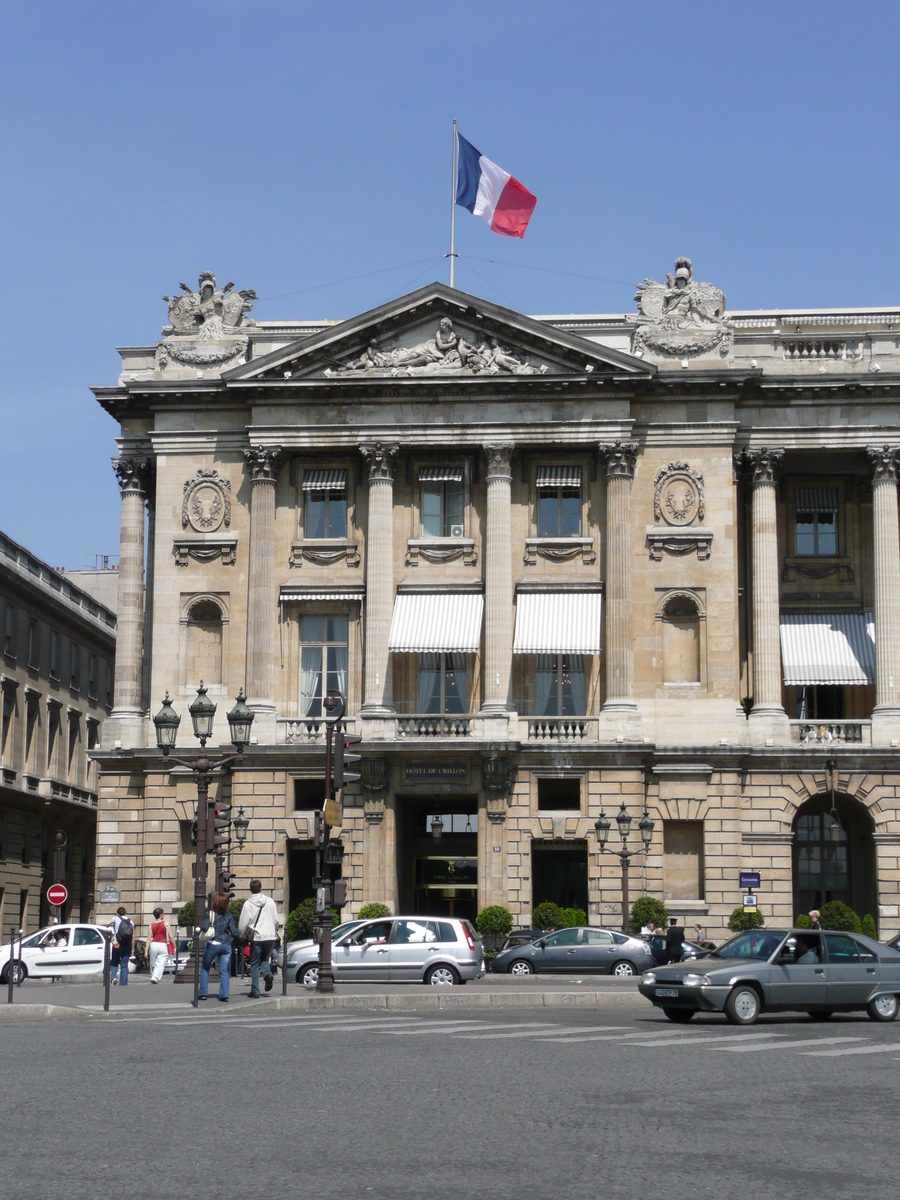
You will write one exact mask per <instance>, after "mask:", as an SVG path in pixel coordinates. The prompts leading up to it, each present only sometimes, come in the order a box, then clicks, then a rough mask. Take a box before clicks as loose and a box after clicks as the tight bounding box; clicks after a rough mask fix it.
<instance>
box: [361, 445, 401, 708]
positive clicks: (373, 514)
mask: <svg viewBox="0 0 900 1200" xmlns="http://www.w3.org/2000/svg"><path fill="white" fill-rule="evenodd" d="M359 452H360V454H362V456H363V458H364V459H365V461H366V465H367V467H368V469H369V524H368V527H367V532H366V674H365V698H364V702H363V708H362V711H363V712H364V713H372V714H377V713H387V712H393V711H394V705H393V687H392V677H391V669H390V660H389V656H388V637H389V635H390V632H391V616H392V615H393V611H394V472H395V471H396V469H397V457H398V455H399V453H400V447H399V446H398V445H396V444H392V445H384V444H383V443H382V442H376V443H375V444H374V445H371V446H360V448H359Z"/></svg>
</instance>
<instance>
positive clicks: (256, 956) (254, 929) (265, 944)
mask: <svg viewBox="0 0 900 1200" xmlns="http://www.w3.org/2000/svg"><path fill="white" fill-rule="evenodd" d="M278 925H279V921H278V909H277V908H276V907H275V901H274V900H273V899H272V897H271V896H267V895H266V894H265V892H264V891H263V890H262V883H261V882H260V880H258V879H251V880H250V898H249V900H247V902H246V903H245V904H244V907H243V908H242V909H241V919H240V921H239V923H238V931H239V932H240V934H241V937H244V938H249V939H250V996H251V997H252V998H253V999H256V998H257V997H258V996H259V976H260V972H262V976H263V979H264V980H265V989H266V991H267V992H271V990H272V985H273V984H274V982H275V976H274V975H273V973H272V964H271V962H270V959H271V957H272V947H273V946H274V945H275V939H276V937H277V936H278Z"/></svg>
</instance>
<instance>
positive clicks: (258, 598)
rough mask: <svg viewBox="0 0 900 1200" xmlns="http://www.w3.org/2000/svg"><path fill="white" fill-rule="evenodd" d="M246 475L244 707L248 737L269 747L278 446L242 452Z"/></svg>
mask: <svg viewBox="0 0 900 1200" xmlns="http://www.w3.org/2000/svg"><path fill="white" fill-rule="evenodd" d="M244 458H245V459H246V461H247V467H248V470H249V472H250V480H251V490H250V570H249V583H248V594H247V703H248V705H249V706H250V708H252V709H253V712H254V713H255V718H256V719H255V721H254V726H253V733H254V735H255V737H256V739H257V741H258V742H259V743H260V744H261V745H266V744H274V742H275V736H276V726H275V623H276V611H277V600H276V594H275V484H276V482H277V480H278V472H279V471H280V470H281V465H282V463H283V461H284V452H283V450H282V449H281V447H280V446H252V447H251V448H250V449H249V450H245V451H244Z"/></svg>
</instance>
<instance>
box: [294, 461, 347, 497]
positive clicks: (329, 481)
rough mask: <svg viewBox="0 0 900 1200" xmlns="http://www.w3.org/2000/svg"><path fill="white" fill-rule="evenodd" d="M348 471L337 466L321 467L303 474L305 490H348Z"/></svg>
mask: <svg viewBox="0 0 900 1200" xmlns="http://www.w3.org/2000/svg"><path fill="white" fill-rule="evenodd" d="M346 490H347V472H346V471H345V470H343V469H341V468H337V467H321V468H317V469H316V470H315V471H306V472H304V475H303V491H304V492H346Z"/></svg>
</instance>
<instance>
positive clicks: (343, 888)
mask: <svg viewBox="0 0 900 1200" xmlns="http://www.w3.org/2000/svg"><path fill="white" fill-rule="evenodd" d="M331 893H332V895H331V903H332V905H333V907H334V908H343V907H344V905H345V904H346V903H347V880H346V879H336V880H335V881H334V886H333V887H332V889H331Z"/></svg>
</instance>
